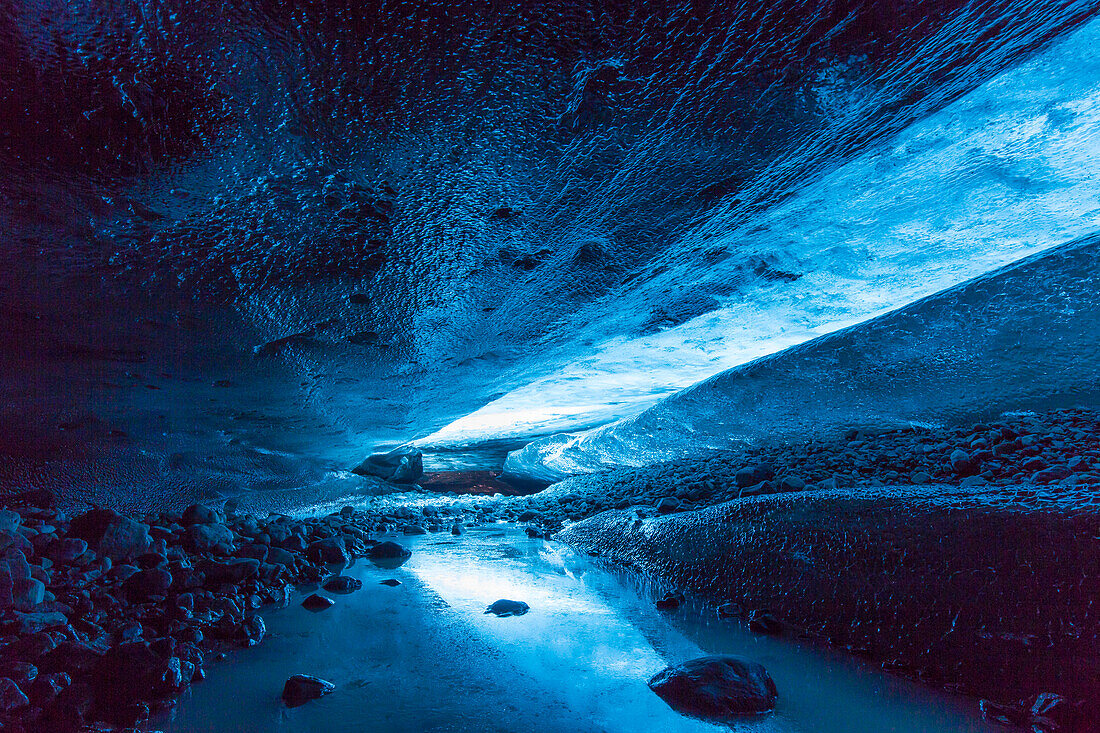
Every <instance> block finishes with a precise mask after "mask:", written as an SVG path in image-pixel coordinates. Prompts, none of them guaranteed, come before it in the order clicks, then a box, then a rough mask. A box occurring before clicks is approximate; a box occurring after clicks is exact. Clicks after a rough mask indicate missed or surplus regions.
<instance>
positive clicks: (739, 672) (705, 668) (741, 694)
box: [649, 656, 779, 721]
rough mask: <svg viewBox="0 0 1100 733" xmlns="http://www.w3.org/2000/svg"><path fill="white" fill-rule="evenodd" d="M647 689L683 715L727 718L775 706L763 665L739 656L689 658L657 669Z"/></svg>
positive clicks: (768, 678)
mask: <svg viewBox="0 0 1100 733" xmlns="http://www.w3.org/2000/svg"><path fill="white" fill-rule="evenodd" d="M649 688H650V689H651V690H653V691H654V692H655V693H657V695H658V696H659V697H660V698H661V699H662V700H664V701H665V702H666V703H668V705H669V707H671V708H672V709H673V710H676V711H677V712H680V713H683V714H684V715H690V716H692V717H697V718H703V719H706V720H715V721H727V720H730V719H733V718H737V717H739V716H743V715H755V714H759V713H765V712H768V711H769V710H772V709H774V708H775V703H776V700H777V699H778V697H779V694H778V692H777V691H776V688H775V682H773V681H772V678H771V676H769V675H768V672H767V670H765V669H764V667H763V665H761V664H759V663H757V662H753V661H750V660H747V659H742V658H741V657H733V656H713V657H701V658H699V659H693V660H691V661H688V662H684V663H682V664H677V665H674V666H671V667H667V668H666V669H664V670H662V671H660V672H658V673H657V674H656V675H654V676H653V677H652V678H650V680H649Z"/></svg>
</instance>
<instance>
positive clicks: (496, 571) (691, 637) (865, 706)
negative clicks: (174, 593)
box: [157, 527, 996, 733]
mask: <svg viewBox="0 0 1100 733" xmlns="http://www.w3.org/2000/svg"><path fill="white" fill-rule="evenodd" d="M398 539H399V541H401V542H402V543H403V544H407V545H409V546H411V547H412V548H413V549H414V554H413V557H412V558H411V560H410V561H409V562H408V563H407V564H405V565H403V566H402V567H401V568H399V569H397V570H393V571H387V570H381V569H378V568H375V567H373V566H372V565H370V564H369V563H360V564H357V565H356V566H354V567H352V568H350V569H349V570H348V571H347V573H346V574H348V575H352V576H355V577H358V578H360V579H362V580H363V581H364V587H363V589H362V590H360V591H358V592H356V593H352V594H351V595H347V596H338V597H337V598H336V605H335V606H334V607H333V608H331V609H329V610H328V611H325V612H323V613H320V614H310V613H309V612H307V611H305V610H304V609H302V608H300V607H299V606H298V605H297V603H298V602H300V598H299V599H297V600H296V601H295V602H294V604H292V605H291V606H290V607H289V608H286V609H283V610H280V611H269V612H267V614H266V617H265V620H266V621H267V626H268V630H269V631H268V638H267V639H266V640H265V641H264V643H263V644H261V645H260V646H259V647H257V648H255V649H252V650H248V651H241V652H234V653H233V654H231V655H230V657H229V659H228V660H226V661H225V662H222V663H219V664H215V665H213V666H212V668H211V669H210V670H209V677H208V680H207V681H206V682H205V683H203V684H201V685H197V686H195V687H194V688H193V689H192V690H191V692H189V693H188V695H187V696H186V697H185V698H184V699H183V700H182V701H181V703H180V706H179V708H178V709H177V711H176V713H175V716H174V718H173V719H172V720H170V721H160V722H159V723H158V724H157V727H158V728H161V729H165V730H170V731H281V732H282V731H285V732H286V733H296V732H303V733H304V732H307V731H369V730H383V729H384V730H387V731H486V730H492V731H516V730H531V729H535V728H536V727H537V729H538V730H540V731H545V730H550V731H645V730H660V731H706V730H710V731H714V730H720V729H721V728H718V727H715V726H712V725H710V724H707V723H703V722H701V721H696V720H691V719H688V718H684V717H682V716H680V715H678V714H677V713H675V712H673V711H672V710H671V709H669V708H668V707H667V706H666V705H665V704H664V702H662V701H661V700H660V699H659V698H657V696H656V695H654V694H653V693H652V692H651V691H650V690H649V688H648V687H647V686H646V680H647V679H648V678H649V677H650V676H651V675H652V674H654V673H655V672H657V671H658V670H660V669H661V668H663V667H664V666H665V665H667V664H670V663H674V662H679V661H682V660H685V659H690V658H692V657H695V656H701V655H703V654H712V653H734V654H741V655H744V656H748V657H751V658H753V659H757V660H759V661H761V662H762V663H763V664H764V665H765V666H766V667H767V668H768V670H769V672H770V673H771V675H772V676H773V677H774V679H775V681H776V684H777V686H778V687H779V691H780V703H779V706H778V708H777V710H776V712H775V713H774V714H772V715H768V716H764V717H762V718H753V719H750V720H746V721H745V722H744V723H741V724H738V725H737V726H735V728H737V729H739V730H746V731H748V730H751V731H753V732H754V733H796V732H805V733H809V732H810V731H814V732H821V733H834V732H835V733H842V732H843V733H860V732H861V731H865V732H866V733H872V732H873V733H883V732H888V731H897V732H898V733H902V732H905V733H911V732H924V731H926V732H927V733H951V732H955V731H958V732H959V733H962V732H963V731H971V732H979V731H981V732H985V731H994V730H996V729H995V728H994V727H991V726H987V725H986V724H984V723H983V722H982V721H981V720H980V718H979V716H978V712H977V709H976V705H974V704H973V703H972V702H971V701H967V700H962V699H958V698H953V697H949V696H946V695H943V694H940V693H938V692H935V691H931V690H927V689H924V688H922V687H918V686H916V685H913V684H911V683H909V682H906V681H904V680H899V679H895V678H891V677H888V676H886V675H883V674H881V673H880V672H879V671H877V670H874V669H869V668H866V667H864V666H863V665H861V664H860V663H858V662H855V661H853V660H850V659H847V658H844V657H842V656H840V655H836V654H833V653H830V652H826V651H822V650H819V649H814V648H812V647H809V646H807V645H803V644H799V643H796V642H793V641H789V640H783V639H771V638H763V637H757V636H755V635H751V634H749V633H748V632H746V631H744V630H743V629H741V628H740V627H738V626H736V625H735V624H731V623H725V622H719V621H718V620H717V619H716V618H715V617H714V616H713V614H712V613H711V612H709V611H707V610H706V609H704V608H702V607H700V606H694V605H691V604H689V605H687V606H685V607H683V608H682V609H681V610H679V611H677V612H676V613H673V614H666V613H663V612H661V611H658V610H657V609H656V608H655V607H654V606H653V598H654V596H656V595H659V594H660V592H661V591H662V590H663V589H659V588H655V587H651V586H650V584H649V583H648V582H647V581H645V580H644V579H640V578H637V577H635V576H632V575H630V574H627V573H624V572H620V571H614V570H611V569H608V568H604V567H602V566H600V565H599V564H598V563H596V562H595V561H592V560H591V559H590V558H588V557H585V556H583V555H578V554H576V553H574V552H572V551H571V550H570V549H569V548H567V547H565V546H563V545H560V544H558V543H548V542H545V541H543V540H532V539H528V538H527V537H525V536H524V535H523V534H522V533H520V532H519V531H518V530H516V529H514V528H511V527H507V528H504V527H491V528H486V529H474V530H472V531H471V532H470V533H469V534H468V535H466V536H464V537H461V538H451V537H447V538H443V537H438V536H426V537H417V538H398ZM389 577H395V578H398V579H399V580H401V581H402V585H400V586H398V587H388V586H385V585H380V581H381V580H383V579H385V578H389ZM501 598H509V599H513V600H519V601H524V602H526V603H528V604H530V606H531V610H530V612H529V613H527V614H526V615H524V616H521V617H515V618H497V617H495V616H492V615H486V614H485V613H484V610H485V607H486V606H487V605H488V604H490V603H492V602H493V601H495V600H498V599H501ZM295 673H306V674H315V675H318V676H320V677H323V678H325V679H328V680H331V681H332V682H334V683H336V685H337V691H336V692H334V693H333V694H332V695H329V696H328V697H325V698H323V699H321V700H318V701H315V702H312V703H310V704H308V705H305V706H303V707H301V708H296V709H294V710H287V709H286V708H285V707H284V706H283V705H282V704H281V702H280V701H279V691H280V690H281V689H282V683H283V681H284V680H285V679H286V678H287V677H288V676H290V675H291V674H295Z"/></svg>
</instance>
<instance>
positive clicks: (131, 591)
mask: <svg viewBox="0 0 1100 733" xmlns="http://www.w3.org/2000/svg"><path fill="white" fill-rule="evenodd" d="M171 585H172V574H171V573H170V572H168V571H167V570H164V569H163V568H150V569H148V570H142V571H140V572H137V573H134V574H133V575H131V576H130V577H129V578H127V579H126V580H125V581H123V583H122V591H123V592H124V593H125V594H126V597H127V598H129V599H130V600H132V601H144V600H148V599H149V598H152V597H153V596H166V595H168V588H169V587H171Z"/></svg>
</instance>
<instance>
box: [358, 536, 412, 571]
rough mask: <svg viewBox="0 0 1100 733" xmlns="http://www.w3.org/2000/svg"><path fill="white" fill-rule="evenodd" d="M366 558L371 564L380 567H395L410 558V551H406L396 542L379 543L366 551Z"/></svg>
mask: <svg viewBox="0 0 1100 733" xmlns="http://www.w3.org/2000/svg"><path fill="white" fill-rule="evenodd" d="M367 557H368V558H369V559H370V561H371V562H373V563H375V564H376V565H380V566H382V567H397V566H398V565H401V564H402V563H404V562H405V561H406V560H408V559H409V558H410V557H412V551H411V550H407V549H405V548H404V547H402V546H401V545H399V544H397V543H396V542H389V541H386V542H381V543H379V544H377V545H375V546H374V547H372V548H370V550H368V551H367Z"/></svg>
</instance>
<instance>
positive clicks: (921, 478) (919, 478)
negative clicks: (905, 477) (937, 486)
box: [909, 471, 932, 486]
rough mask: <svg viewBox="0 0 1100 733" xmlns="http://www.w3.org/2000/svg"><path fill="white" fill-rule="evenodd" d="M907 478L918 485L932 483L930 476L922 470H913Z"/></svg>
mask: <svg viewBox="0 0 1100 733" xmlns="http://www.w3.org/2000/svg"><path fill="white" fill-rule="evenodd" d="M909 480H910V481H912V482H913V483H914V484H916V485H918V486H922V485H924V484H930V483H932V477H931V476H929V475H928V474H927V473H925V472H924V471H914V472H913V474H912V475H911V476H910V477H909Z"/></svg>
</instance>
